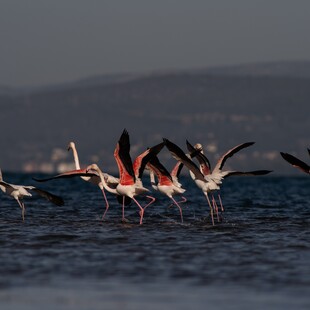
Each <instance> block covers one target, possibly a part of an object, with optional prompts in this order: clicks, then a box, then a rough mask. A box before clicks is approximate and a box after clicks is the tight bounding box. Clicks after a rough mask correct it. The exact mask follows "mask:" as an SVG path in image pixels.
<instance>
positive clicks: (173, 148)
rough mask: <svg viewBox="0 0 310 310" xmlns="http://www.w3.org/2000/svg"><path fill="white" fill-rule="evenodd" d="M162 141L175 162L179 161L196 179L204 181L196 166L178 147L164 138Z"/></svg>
mask: <svg viewBox="0 0 310 310" xmlns="http://www.w3.org/2000/svg"><path fill="white" fill-rule="evenodd" d="M163 140H164V142H165V145H166V147H167V149H168V150H169V151H170V153H171V154H172V156H173V157H174V158H175V159H176V160H178V161H181V162H182V163H183V164H184V165H185V166H186V167H187V168H188V169H189V170H190V171H192V172H193V174H194V175H195V178H196V179H198V180H201V181H205V179H204V177H203V174H202V173H201V172H200V170H199V168H198V167H197V165H196V164H195V163H194V162H193V161H192V160H190V159H189V158H188V157H187V156H186V154H185V153H184V152H183V151H182V149H181V148H180V147H178V146H177V145H176V144H174V143H173V142H171V141H169V140H168V139H166V138H164V139H163Z"/></svg>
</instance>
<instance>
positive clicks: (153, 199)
mask: <svg viewBox="0 0 310 310" xmlns="http://www.w3.org/2000/svg"><path fill="white" fill-rule="evenodd" d="M146 197H147V198H149V199H151V201H150V202H149V203H148V204H147V205H145V206H144V207H143V209H144V210H145V209H146V208H147V207H148V206H150V205H151V204H152V203H153V202H154V201H155V200H156V198H154V197H152V196H146Z"/></svg>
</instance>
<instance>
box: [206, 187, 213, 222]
mask: <svg viewBox="0 0 310 310" xmlns="http://www.w3.org/2000/svg"><path fill="white" fill-rule="evenodd" d="M205 196H206V197H207V200H208V204H209V207H210V214H211V219H212V225H213V226H214V217H213V207H212V205H211V202H210V199H209V196H208V193H206V194H205Z"/></svg>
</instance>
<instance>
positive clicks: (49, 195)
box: [25, 186, 65, 206]
mask: <svg viewBox="0 0 310 310" xmlns="http://www.w3.org/2000/svg"><path fill="white" fill-rule="evenodd" d="M25 188H26V189H28V190H31V191H34V192H36V193H37V194H38V195H40V196H41V197H44V198H45V199H47V200H49V201H50V202H52V203H53V204H55V205H57V206H63V205H64V204H65V203H64V201H63V199H62V198H61V197H59V196H56V195H54V194H52V193H50V192H48V191H45V190H43V189H40V188H37V187H34V186H25Z"/></svg>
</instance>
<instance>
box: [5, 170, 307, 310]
mask: <svg viewBox="0 0 310 310" xmlns="http://www.w3.org/2000/svg"><path fill="white" fill-rule="evenodd" d="M32 176H34V175H30V174H12V173H3V177H4V179H5V181H7V182H9V183H15V184H25V185H35V186H38V187H39V188H42V189H46V190H49V191H51V192H52V193H54V194H57V195H60V196H62V197H63V198H64V200H65V205H64V206H61V207H58V206H55V205H53V204H51V203H50V202H48V201H46V200H44V199H43V198H42V197H39V196H35V195H34V196H33V197H32V198H28V197H27V198H25V205H26V216H25V221H24V222H22V219H21V210H20V208H19V206H18V204H17V203H16V201H15V200H14V199H12V198H11V197H7V196H4V194H2V192H0V309H1V310H5V309H14V310H16V309H17V310H18V309H29V310H30V309H31V310H36V309H40V310H42V309H44V310H49V309H75V310H80V309H171V310H174V309H178V310H182V309H238V310H240V309H251V310H256V309H281V310H283V309H310V177H309V176H308V175H303V174H302V173H301V175H300V176H271V175H270V176H261V177H231V178H229V179H227V180H225V181H224V183H223V187H222V191H221V197H222V201H223V205H224V208H225V211H224V212H220V214H219V219H217V218H216V220H215V226H212V224H211V220H210V216H209V207H208V205H207V201H206V199H205V198H204V196H203V194H202V192H201V191H200V190H199V189H198V188H196V186H195V184H194V183H193V182H192V181H191V179H189V178H188V177H187V176H183V177H181V182H182V183H183V186H184V188H186V189H187V191H186V192H185V193H184V196H185V197H186V198H187V202H185V203H183V204H182V207H183V212H184V214H183V215H184V222H183V223H181V222H180V217H179V213H178V209H177V208H176V207H171V201H170V200H169V198H168V197H165V196H162V195H161V194H159V193H156V192H155V193H154V192H153V193H152V194H153V195H154V196H155V197H156V198H157V200H156V202H155V203H154V204H153V205H152V206H150V207H149V208H147V209H146V212H145V218H144V221H143V224H142V225H139V214H138V211H139V210H138V208H137V206H135V205H134V204H132V205H130V206H127V207H126V209H125V216H126V221H125V222H122V220H121V218H122V208H121V205H119V204H118V202H117V200H116V198H115V197H114V196H113V195H111V194H109V193H107V197H108V199H109V202H110V209H109V211H108V213H107V215H106V218H105V220H104V221H102V220H101V216H102V214H103V211H104V209H105V204H104V200H103V196H102V193H101V192H100V190H99V188H98V187H96V186H94V185H92V184H89V183H86V182H84V181H83V180H81V179H80V178H78V177H77V178H74V179H63V180H53V181H49V182H45V183H37V182H35V181H34V180H32ZM36 176H37V177H42V176H43V175H36ZM147 181H148V180H146V181H145V185H146V186H147V187H149V183H148V182H147ZM215 197H217V195H216V196H215ZM176 198H177V197H176ZM177 199H180V198H177ZM138 200H139V201H140V202H141V203H142V204H145V203H146V202H147V200H145V199H144V198H138Z"/></svg>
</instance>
